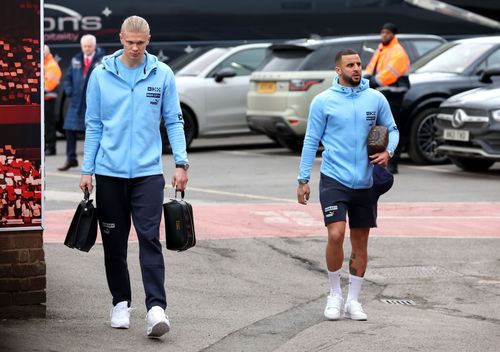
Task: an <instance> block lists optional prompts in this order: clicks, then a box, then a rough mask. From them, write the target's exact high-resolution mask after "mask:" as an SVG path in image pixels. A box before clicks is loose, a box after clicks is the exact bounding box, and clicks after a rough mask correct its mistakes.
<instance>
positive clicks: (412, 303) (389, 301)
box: [381, 299, 417, 306]
mask: <svg viewBox="0 0 500 352" xmlns="http://www.w3.org/2000/svg"><path fill="white" fill-rule="evenodd" d="M381 301H382V302H383V303H386V304H396V305H398V304H399V305H403V306H415V305H417V304H416V303H415V301H412V300H411V299H381Z"/></svg>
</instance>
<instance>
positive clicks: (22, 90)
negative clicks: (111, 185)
mask: <svg viewBox="0 0 500 352" xmlns="http://www.w3.org/2000/svg"><path fill="white" fill-rule="evenodd" d="M40 9H41V1H40V0H17V1H16V0H2V10H1V11H0V231H13V230H33V229H40V228H41V226H42V206H43V194H42V185H43V182H42V165H43V162H42V161H43V158H42V155H43V153H42V152H43V150H42V148H41V146H42V140H43V138H42V129H43V126H42V123H41V122H42V121H43V120H42V115H41V111H42V110H41V103H42V93H43V88H42V87H43V77H42V69H41V52H40V47H41V30H40V28H41V20H40V19H41V14H40Z"/></svg>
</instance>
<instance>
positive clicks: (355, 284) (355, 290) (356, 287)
mask: <svg viewBox="0 0 500 352" xmlns="http://www.w3.org/2000/svg"><path fill="white" fill-rule="evenodd" d="M362 285H363V278H362V277H359V276H354V275H350V274H349V291H348V292H347V302H349V301H357V300H358V296H359V292H360V291H361V286H362Z"/></svg>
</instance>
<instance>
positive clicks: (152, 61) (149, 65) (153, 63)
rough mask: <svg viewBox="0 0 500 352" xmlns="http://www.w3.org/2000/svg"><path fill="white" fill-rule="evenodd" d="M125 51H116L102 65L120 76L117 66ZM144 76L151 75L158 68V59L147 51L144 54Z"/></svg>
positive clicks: (105, 57)
mask: <svg viewBox="0 0 500 352" xmlns="http://www.w3.org/2000/svg"><path fill="white" fill-rule="evenodd" d="M123 51H124V50H123V49H120V50H117V51H115V52H114V53H113V54H111V55H106V56H104V58H103V59H102V64H103V66H104V68H105V69H106V70H108V71H110V72H113V73H115V74H118V66H117V65H116V60H119V56H120V55H121V54H123ZM144 56H145V58H144V63H145V66H144V74H146V75H147V74H149V72H151V71H152V70H153V69H155V68H156V67H157V66H158V59H157V58H156V56H154V55H151V54H150V53H148V52H147V51H146V52H145V53H144Z"/></svg>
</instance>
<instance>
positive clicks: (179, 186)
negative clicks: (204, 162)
mask: <svg viewBox="0 0 500 352" xmlns="http://www.w3.org/2000/svg"><path fill="white" fill-rule="evenodd" d="M187 182H188V175H187V171H186V170H184V169H182V168H176V169H175V174H174V176H172V188H174V189H175V190H177V191H181V192H182V191H184V190H185V189H186V186H187Z"/></svg>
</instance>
